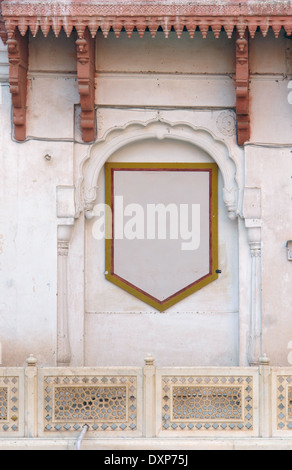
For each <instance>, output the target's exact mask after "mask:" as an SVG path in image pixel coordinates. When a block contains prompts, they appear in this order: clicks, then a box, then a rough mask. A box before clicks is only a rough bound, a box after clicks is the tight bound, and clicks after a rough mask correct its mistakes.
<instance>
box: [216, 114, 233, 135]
mask: <svg viewBox="0 0 292 470" xmlns="http://www.w3.org/2000/svg"><path fill="white" fill-rule="evenodd" d="M216 124H217V128H218V130H219V131H220V132H221V134H223V135H226V136H229V137H231V136H233V135H235V134H236V114H235V113H234V112H233V111H222V113H220V114H219V116H218V118H217V121H216Z"/></svg>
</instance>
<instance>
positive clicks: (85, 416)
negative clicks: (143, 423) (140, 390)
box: [44, 376, 137, 433]
mask: <svg viewBox="0 0 292 470" xmlns="http://www.w3.org/2000/svg"><path fill="white" fill-rule="evenodd" d="M44 423H45V425H44V431H45V432H50V431H52V432H55V431H78V430H80V429H81V428H82V426H83V425H84V424H87V425H88V426H89V430H91V431H101V432H107V433H110V432H113V431H116V432H122V433H123V432H125V431H135V430H136V429H137V377H126V376H125V377H122V376H116V377H102V376H100V377H99V376H94V377H93V376H72V377H60V376H58V377H45V378H44Z"/></svg>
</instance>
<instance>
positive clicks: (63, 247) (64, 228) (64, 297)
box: [57, 224, 73, 366]
mask: <svg viewBox="0 0 292 470" xmlns="http://www.w3.org/2000/svg"><path fill="white" fill-rule="evenodd" d="M72 230H73V225H70V224H68V225H59V226H58V240H57V244H58V297H57V300H58V327H57V328H58V335H57V339H58V348H57V363H58V365H60V366H61V365H63V366H68V365H69V364H70V361H71V347H70V340H69V319H68V315H69V312H68V253H69V243H70V239H71V235H72Z"/></svg>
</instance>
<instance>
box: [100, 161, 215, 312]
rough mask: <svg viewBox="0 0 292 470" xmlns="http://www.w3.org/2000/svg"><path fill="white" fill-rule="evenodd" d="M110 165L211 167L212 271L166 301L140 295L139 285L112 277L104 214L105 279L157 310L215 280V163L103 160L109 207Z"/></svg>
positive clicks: (109, 227)
mask: <svg viewBox="0 0 292 470" xmlns="http://www.w3.org/2000/svg"><path fill="white" fill-rule="evenodd" d="M113 168H129V169H131V168H141V169H142V170H143V169H147V168H163V169H167V168H169V169H178V170H179V169H186V170H187V169H194V170H204V169H206V170H212V248H211V252H212V273H211V274H209V275H208V276H206V277H205V278H204V279H202V280H201V281H199V282H197V283H196V284H194V285H191V286H190V287H188V288H186V289H185V290H183V291H181V292H180V293H178V294H176V295H174V296H172V297H171V299H169V300H168V301H165V302H162V303H159V302H156V301H155V300H154V299H153V298H152V297H151V296H150V295H149V296H148V295H146V294H143V292H141V291H139V290H138V288H135V287H134V286H133V287H132V286H131V285H129V284H128V283H126V282H124V281H123V280H122V279H120V278H117V277H115V275H114V274H113V273H111V258H112V240H111V232H112V225H111V224H112V220H111V217H110V214H106V221H105V225H106V240H105V269H106V275H105V277H106V279H107V280H108V281H110V282H112V283H113V284H115V285H116V286H118V287H120V288H122V289H124V290H125V291H127V292H128V293H129V294H132V295H133V296H135V297H137V298H138V299H140V300H142V301H143V302H145V303H147V304H148V305H151V306H152V307H154V308H155V309H156V310H158V311H160V312H163V311H165V310H167V309H169V308H170V307H172V306H173V305H175V304H176V303H178V302H180V301H181V300H183V299H185V298H186V297H188V296H189V295H191V294H193V293H195V292H197V291H198V290H200V289H202V288H203V287H205V286H207V285H208V284H210V283H211V282H213V281H215V280H216V279H218V273H217V272H216V271H217V270H218V166H217V164H216V163H149V162H148V163H139V162H137V163H125V162H123V163H119V162H115V163H106V164H105V203H106V205H108V206H110V207H111V204H112V200H111V199H112V178H111V170H112V169H113Z"/></svg>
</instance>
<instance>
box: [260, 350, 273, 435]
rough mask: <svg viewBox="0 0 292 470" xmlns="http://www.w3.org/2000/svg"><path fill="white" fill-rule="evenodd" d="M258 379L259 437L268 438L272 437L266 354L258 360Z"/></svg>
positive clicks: (269, 380)
mask: <svg viewBox="0 0 292 470" xmlns="http://www.w3.org/2000/svg"><path fill="white" fill-rule="evenodd" d="M259 379H260V381H259V382H260V383H259V385H260V390H259V391H260V400H259V404H260V437H265V438H268V437H271V435H272V413H271V367H270V359H269V358H268V357H267V355H266V354H264V355H263V356H262V357H260V358H259Z"/></svg>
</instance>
